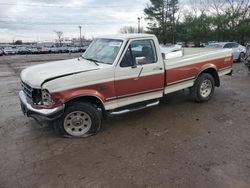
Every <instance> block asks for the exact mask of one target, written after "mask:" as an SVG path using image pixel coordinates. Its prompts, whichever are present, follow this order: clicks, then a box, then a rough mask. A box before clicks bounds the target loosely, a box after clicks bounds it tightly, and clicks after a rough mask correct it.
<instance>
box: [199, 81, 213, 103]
mask: <svg viewBox="0 0 250 188" xmlns="http://www.w3.org/2000/svg"><path fill="white" fill-rule="evenodd" d="M211 92H212V82H211V81H210V80H208V79H206V80H204V81H203V82H202V83H201V86H200V94H201V96H202V97H204V98H206V97H208V96H209V95H210V94H211Z"/></svg>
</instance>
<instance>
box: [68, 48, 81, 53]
mask: <svg viewBox="0 0 250 188" xmlns="http://www.w3.org/2000/svg"><path fill="white" fill-rule="evenodd" d="M68 51H69V52H71V53H77V52H79V48H78V47H69V48H68Z"/></svg>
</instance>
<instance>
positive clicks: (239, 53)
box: [206, 42, 246, 62]
mask: <svg viewBox="0 0 250 188" xmlns="http://www.w3.org/2000/svg"><path fill="white" fill-rule="evenodd" d="M206 48H231V49H232V50H233V57H234V61H240V62H242V61H244V59H245V54H246V47H245V46H242V45H240V44H238V43H236V42H217V43H210V44H208V45H207V46H206Z"/></svg>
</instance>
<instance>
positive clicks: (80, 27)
mask: <svg viewBox="0 0 250 188" xmlns="http://www.w3.org/2000/svg"><path fill="white" fill-rule="evenodd" d="M78 27H79V29H80V43H81V46H82V26H80V25H79V26H78Z"/></svg>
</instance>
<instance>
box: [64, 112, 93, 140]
mask: <svg viewBox="0 0 250 188" xmlns="http://www.w3.org/2000/svg"><path fill="white" fill-rule="evenodd" d="M91 125H92V121H91V118H90V116H89V115H88V114H87V113H86V112H82V111H74V112H71V113H69V114H68V115H67V116H66V117H65V119H64V124H63V126H64V129H65V131H66V132H67V133H68V134H69V135H72V136H83V135H84V134H86V133H87V132H88V131H89V130H90V128H91Z"/></svg>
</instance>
